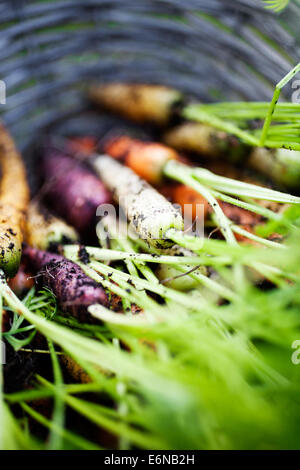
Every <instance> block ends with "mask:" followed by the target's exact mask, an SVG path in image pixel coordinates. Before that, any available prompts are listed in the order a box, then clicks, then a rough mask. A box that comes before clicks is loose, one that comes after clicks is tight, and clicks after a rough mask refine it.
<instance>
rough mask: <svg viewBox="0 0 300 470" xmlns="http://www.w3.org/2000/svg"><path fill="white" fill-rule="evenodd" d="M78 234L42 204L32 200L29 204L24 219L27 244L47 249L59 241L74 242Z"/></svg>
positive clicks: (59, 242)
mask: <svg viewBox="0 0 300 470" xmlns="http://www.w3.org/2000/svg"><path fill="white" fill-rule="evenodd" d="M78 239H79V235H78V234H77V232H76V230H75V229H74V228H73V227H71V226H70V225H68V224H67V223H66V222H64V221H63V220H62V219H60V218H58V217H55V216H54V215H53V214H51V213H50V212H49V211H48V210H47V209H46V208H45V207H44V206H42V205H38V204H36V203H34V202H32V203H31V204H30V205H29V210H28V215H27V221H26V241H27V243H28V244H29V245H31V246H34V247H35V248H39V249H40V250H48V249H50V247H53V246H55V245H57V244H61V243H63V244H64V243H70V242H76V241H78Z"/></svg>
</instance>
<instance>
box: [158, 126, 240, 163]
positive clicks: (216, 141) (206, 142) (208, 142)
mask: <svg viewBox="0 0 300 470" xmlns="http://www.w3.org/2000/svg"><path fill="white" fill-rule="evenodd" d="M163 142H164V143H165V144H167V145H170V147H173V148H175V149H176V150H179V151H180V152H181V151H182V152H191V153H196V154H200V155H202V156H204V157H207V158H210V159H211V158H220V157H224V156H226V159H227V160H231V161H237V160H240V159H241V157H243V156H244V155H246V154H248V153H249V150H248V147H247V146H245V145H243V144H241V142H240V141H239V139H237V137H235V136H232V135H230V134H227V133H226V132H224V131H220V130H217V129H215V128H214V127H212V126H209V125H206V124H199V123H195V122H186V123H184V124H180V125H179V126H176V127H175V128H173V129H171V130H170V131H167V132H166V133H165V134H164V136H163Z"/></svg>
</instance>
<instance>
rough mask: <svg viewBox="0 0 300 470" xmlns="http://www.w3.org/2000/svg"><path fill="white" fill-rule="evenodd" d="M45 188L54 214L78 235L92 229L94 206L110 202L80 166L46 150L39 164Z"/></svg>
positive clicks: (62, 155) (103, 189) (97, 179)
mask: <svg viewBox="0 0 300 470" xmlns="http://www.w3.org/2000/svg"><path fill="white" fill-rule="evenodd" d="M42 171H43V175H44V178H45V179H47V181H48V182H49V183H48V185H47V194H46V199H47V200H48V201H49V202H50V204H51V205H52V207H53V208H54V209H55V212H56V213H57V214H58V215H60V216H61V217H63V218H64V219H66V220H67V221H68V222H69V223H70V224H71V225H72V226H73V227H75V228H76V229H77V230H78V231H79V232H81V233H85V232H87V231H89V230H92V229H93V227H94V221H95V219H96V211H97V208H98V206H100V205H101V204H105V203H110V202H111V195H110V193H109V192H108V191H107V189H106V188H105V187H104V185H103V184H102V183H101V181H100V180H99V178H97V177H96V176H95V175H94V174H93V173H92V172H91V171H90V170H89V169H88V168H87V167H86V166H85V165H84V164H82V163H80V162H78V161H76V160H75V159H73V158H72V157H69V156H68V155H66V154H64V153H63V152H60V151H58V150H55V149H53V148H50V147H49V148H47V149H46V150H45V151H44V155H43V161H42Z"/></svg>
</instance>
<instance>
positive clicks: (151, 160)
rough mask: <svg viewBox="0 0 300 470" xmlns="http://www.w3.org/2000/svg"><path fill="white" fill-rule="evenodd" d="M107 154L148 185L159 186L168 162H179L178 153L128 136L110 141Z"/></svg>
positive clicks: (107, 145) (106, 149) (106, 146)
mask: <svg viewBox="0 0 300 470" xmlns="http://www.w3.org/2000/svg"><path fill="white" fill-rule="evenodd" d="M104 151H105V153H107V154H109V155H110V156H111V157H113V158H116V159H117V160H119V161H121V162H122V163H124V164H125V165H126V166H129V167H130V168H131V169H132V170H133V171H135V172H136V173H137V174H138V175H139V176H140V177H141V178H144V179H145V180H146V181H148V183H150V184H154V185H158V184H160V183H161V182H162V180H163V168H164V166H165V164H166V163H167V161H169V160H174V159H175V160H177V159H178V158H179V155H178V154H177V152H175V151H174V150H172V149H171V148H168V147H166V146H165V145H162V144H159V143H156V142H143V141H141V140H136V139H132V138H130V137H127V136H122V137H116V138H113V139H110V140H108V141H107V142H106V143H105V145H104Z"/></svg>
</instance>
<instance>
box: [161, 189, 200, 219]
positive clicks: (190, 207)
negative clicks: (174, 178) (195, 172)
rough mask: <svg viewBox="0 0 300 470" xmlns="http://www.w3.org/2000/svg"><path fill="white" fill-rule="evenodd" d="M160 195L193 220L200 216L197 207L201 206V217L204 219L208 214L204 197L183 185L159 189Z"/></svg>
mask: <svg viewBox="0 0 300 470" xmlns="http://www.w3.org/2000/svg"><path fill="white" fill-rule="evenodd" d="M161 193H162V194H163V195H164V196H165V197H167V198H170V199H171V201H172V202H174V203H175V204H179V205H180V207H181V209H182V213H183V214H184V215H187V216H188V217H189V218H191V219H193V220H194V219H195V218H196V217H197V216H198V217H199V214H200V211H199V208H198V207H197V206H201V208H202V211H203V212H201V215H203V218H205V217H206V215H207V213H208V210H209V204H208V202H207V201H206V199H204V197H203V196H201V194H199V193H198V192H197V191H195V190H194V189H192V188H190V187H189V186H186V185H185V184H172V185H168V186H165V187H163V188H162V189H161Z"/></svg>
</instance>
